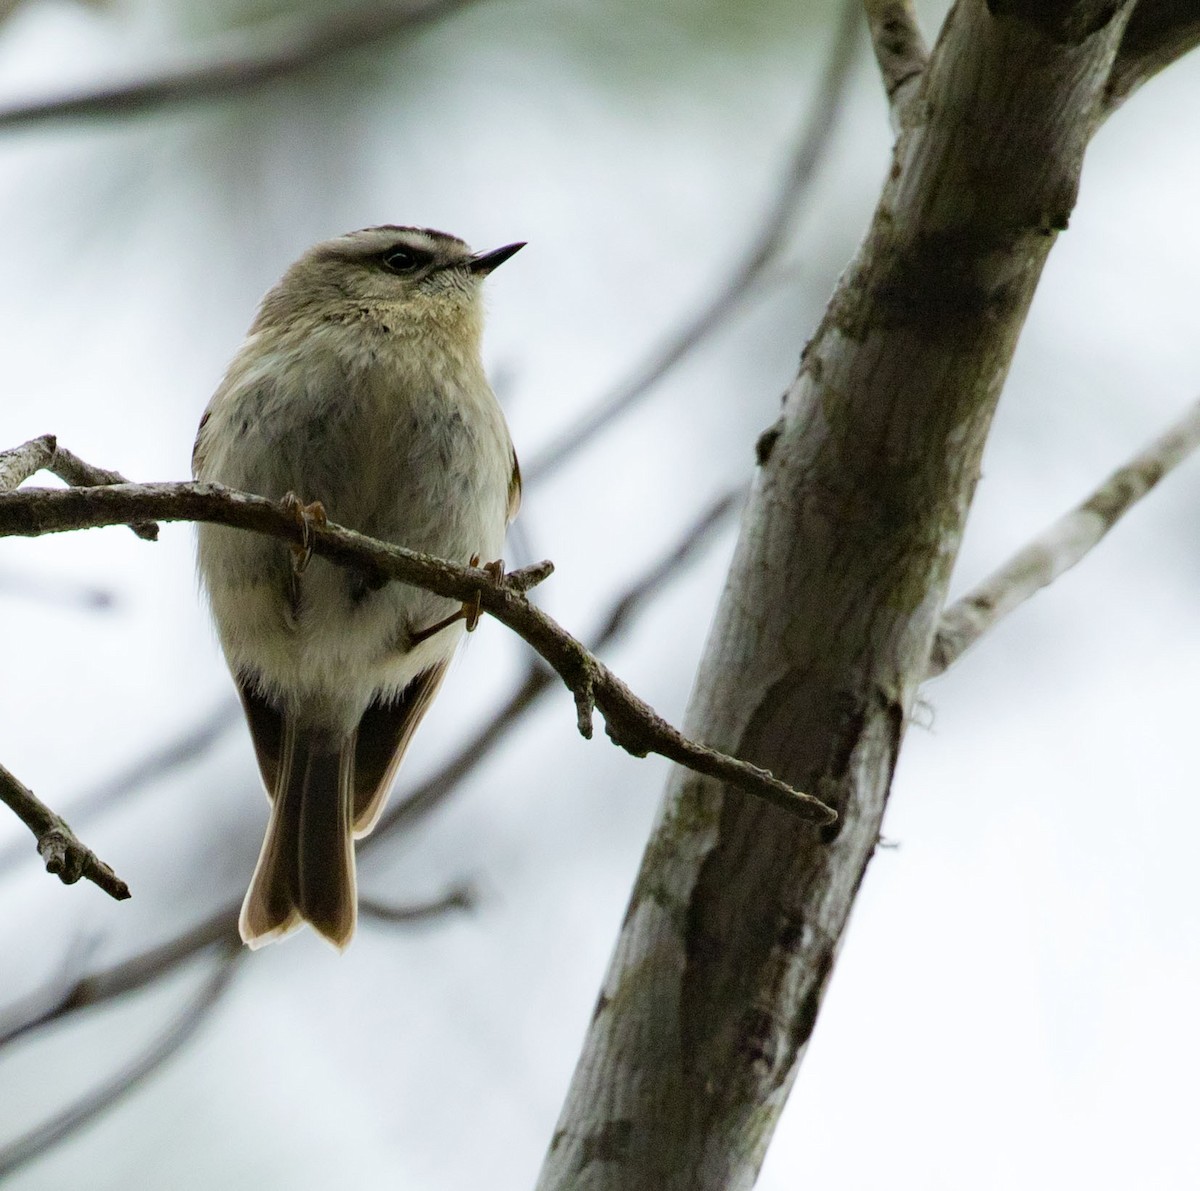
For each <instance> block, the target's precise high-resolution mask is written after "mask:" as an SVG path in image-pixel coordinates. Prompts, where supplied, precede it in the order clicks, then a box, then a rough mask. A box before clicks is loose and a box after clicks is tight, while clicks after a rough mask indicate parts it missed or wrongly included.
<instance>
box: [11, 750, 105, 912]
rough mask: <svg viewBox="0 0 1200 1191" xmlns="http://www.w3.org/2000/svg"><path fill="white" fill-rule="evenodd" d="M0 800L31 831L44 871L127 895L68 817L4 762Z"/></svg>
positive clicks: (67, 881) (67, 880) (66, 881)
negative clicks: (67, 819)
mask: <svg viewBox="0 0 1200 1191" xmlns="http://www.w3.org/2000/svg"><path fill="white" fill-rule="evenodd" d="M0 802H4V803H6V804H7V805H8V806H9V807H10V808H11V809H12V810H13V811H14V812H15V813H16V816H17V818H18V819H20V820H21V822H22V823H24V824H25V826H26V827H28V828H29V830H30V831H32V832H33V836H34V839H36V840H37V850H38V852H39V853H40V854H41V857H42V860H43V861H45V864H46V871H47V872H48V873H54V874H55V875H56V876H57V877H58V878H59V880H60V881H62V883H63V884H64V885H74V884H75V882H76V881H78V880H79V878H80V877H86V878H87V879H88V880H89V881H91V882H92V884H94V885H98V886H99V887H100V888H101V889H103V890H104V892H105V893H107V894H108V895H109V897H112V898H115V899H116V900H117V901H124V900H125V899H126V898H127V897H129V886H128V885H126V884H125V882H124V881H122V880H121V878H120V877H118V876H117V874H116V873H114V872H113V870H112V869H111V868H109V867H108V865H107V864H105V863H104V861H103V860H101V859H100V858H99V857H98V856H97V855H96V853H95V852H93V851H92V850H91V848H89V847H88V846H87V845H86V844H85V843H83V841H82V840H80V839H79V838H78V837H77V836H76V834H75V833H74V832H73V831H72V830H71V828H70V827H69V826H68V825H67V821H66V820H65V819H64V818H62V816H60V815H56V814H55V813H54V812H53V811H52V810H51V809H50V808H49V807H48V806H46V805H45V803H43V802H42V801H41V800H40V799H39V798H38V797H37V796H36V795H35V794H34V792H33V791H32V790H30V789H29V787H28V786H26V785H24V784H23V783H22V782H20V781H18V780H17V778H16V777H15V776H14V775H13V774H11V773H9V771H8V770H7V769H5V768H4V766H3V765H0Z"/></svg>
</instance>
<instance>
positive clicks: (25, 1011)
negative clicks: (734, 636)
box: [0, 493, 741, 1047]
mask: <svg viewBox="0 0 1200 1191" xmlns="http://www.w3.org/2000/svg"><path fill="white" fill-rule="evenodd" d="M740 496H741V494H740V493H728V494H726V495H725V496H722V497H720V498H719V499H718V500H717V501H715V502H714V503H713V504H712V505H710V506H709V507H708V508H707V509H705V510H704V511H703V513H702V514H701V515H700V517H699V518H697V520H696V521H695V522H693V523H692V524H691V525H690V526H689V527H688V528H687V530H685V532H684V533H683V535H682V536H681V538H680V540H679V541H678V542H677V543H676V544H675V545H674V546H673V547H672V548H671V550H670V551H669V552H668V553H667V554H666V555H665V556H664V557H663V558H662V559H660V560H658V561H657V562H656V563H655V564H654V565H653V566H652V567H651V568H650V569H649V570H648V571H647V572H646V574H644V575H642V576H641V577H639V578H638V579H637V580H636V581H635V582H634V583H633V584H631V585H630V587H629V588H628V590H627V591H625V592H624V593H623V594H622V595H621V596H620V597H619V598H618V599H617V600H616V601H615V602H614V603H613V606H612V608H611V610H610V612H609V613H608V615H607V616H605V617H604V620H603V622H602V623H603V626H604V627H603V628H602V629H601V631H600V633H599V634H598V635H597V636H596V637H595V638H594V639H593V641H592V643H591V648H592V650H593V651H594V652H598V651H599V650H601V649H604V648H606V647H607V646H608V645H610V644H611V643H612V642H613V641H614V640H616V639H617V638H618V637H619V636H620V635H621V634H622V633H623V632H624V631H625V630H626V629H627V628H628V627H629V624H630V623H631V621H632V620H633V618H634V617H635V616H636V615H637V613H638V612H640V611H641V610H642V609H643V608H645V607H646V606H647V605H648V604H649V603H650V601H651V600H652V599H653V598H654V596H655V595H657V594H658V592H659V591H661V590H662V588H663V586H664V585H665V584H666V583H667V582H668V581H669V580H670V579H671V578H673V577H674V576H676V575H678V574H679V571H680V568H681V567H683V566H684V565H686V564H687V563H688V562H689V561H690V560H691V559H692V558H694V557H695V556H696V554H698V553H699V551H700V550H701V549H702V548H703V546H704V545H705V544H706V543H707V542H708V540H709V539H710V538H711V535H712V534H713V532H714V531H715V530H716V529H717V527H718V526H719V525H720V524H721V523H722V522H723V521H724V520H725V519H726V518H728V517H729V515H730V514H731V513H732V512H733V511H734V510H735V509H736V508H738V507H739V505H740ZM552 682H553V678H552V675H551V673H550V671H549V670H547V669H546V668H545V667H544V666H540V665H533V666H531V667H530V669H529V671H528V673H527V675H526V677H525V679H524V681H523V682H522V683H521V685H520V686H519V687H518V688H517V690H516V691H515V692H514V693H513V695H512V696H511V697H510V698H509V700H508V701H507V702H506V703H505V705H504V706H503V707H502V708H500V709H499V710H498V711H497V712H496V713H495V714H494V715H493V716H492V718H491V719H490V720H489V721H488V722H487V724H485V725H484V726H483V727H482V728H481V729H480V730H479V731H478V732H476V733H475V735H474V736H473V737H472V738H471V739H470V740H468V741H467V742H466V743H465V744H464V745H463V746H462V747H461V748H460V749H459V750H458V751H457V752H456V753H455V755H454V757H453V758H451V760H450V761H448V762H446V764H444V765H443V766H442V767H441V768H440V769H439V770H438V771H437V773H435V774H433V775H431V776H430V777H429V778H428V779H426V781H424V782H422V783H421V785H420V786H418V787H417V788H416V789H415V790H413V791H412V792H411V793H410V794H409V795H408V796H407V797H406V798H405V799H404V800H403V801H402V802H399V803H396V804H395V805H393V807H392V808H391V810H389V811H388V812H387V813H386V814H385V815H384V817H383V818H382V819H381V820H380V822H379V825H378V826H377V827H376V829H375V831H374V832H373V833H372V834H371V835H370V836H368V837H367V838H366V839H365V840H363V841H362V842H361V843H360V844H359V846H358V847H359V852H360V854H361V853H365V852H366V851H368V850H369V849H371V848H375V847H378V846H379V845H381V844H382V843H383V841H384V840H385V839H387V838H389V837H390V836H393V835H395V834H396V832H397V831H398V830H400V829H401V828H406V827H411V826H413V825H414V824H415V823H416V822H418V821H420V819H422V818H424V817H425V816H426V815H427V814H429V813H430V812H431V811H433V810H434V809H435V808H436V807H437V806H440V805H441V804H442V803H443V802H444V801H445V800H446V799H447V798H448V797H449V796H450V795H451V794H452V793H453V792H454V790H455V789H456V788H457V787H458V786H459V785H460V784H461V782H462V781H463V780H464V779H465V778H466V777H467V776H468V775H469V774H471V773H472V772H474V770H476V769H477V768H478V767H479V766H480V765H482V764H483V762H484V761H485V760H486V759H487V757H488V756H489V755H490V754H491V752H492V750H493V749H494V748H495V747H496V745H497V744H498V743H499V742H500V741H501V740H503V739H504V738H505V736H506V735H507V734H508V732H509V731H510V730H511V729H512V728H513V726H514V725H515V724H516V723H517V722H518V721H519V720H520V719H521V718H523V717H524V716H525V715H526V714H527V713H528V711H529V710H530V709H531V708H532V707H533V706H534V705H535V704H536V703H537V701H538V699H539V697H540V696H541V695H542V694H544V693H545V692H546V691H547V690H548V689H549V688H550V686H551V685H552ZM453 894H454V891H453V890H452V891H451V893H450V894H448V895H447V896H446V897H445V898H444V899H442V900H443V901H444V902H446V903H447V905H448V907H449V905H450V902H451V899H452V897H453ZM363 904H364V902H363V900H362V899H360V901H359V906H360V908H361V907H362V906H363ZM366 904H367V906H368V907H369V908H373V903H372V902H371V901H370V899H367V900H366ZM435 904H436V903H435ZM408 911H409V913H410V915H412V907H408ZM237 913H238V907H237V905H236V903H235V904H231V905H229V906H226V907H224V908H223V909H221V910H220V911H218V912H217V913H215V914H213V915H211V916H210V917H209V918H207V919H206V920H205V921H204V922H201V923H199V924H198V925H197V926H194V927H192V928H191V929H190V930H187V931H185V932H184V933H183V934H181V935H179V936H178V937H177V938H175V939H172V940H170V941H168V942H167V943H163V944H160V945H158V946H156V947H152V948H150V949H148V950H147V951H144V952H142V953H141V954H140V955H136V956H133V957H132V958H130V959H127V960H124V961H122V962H121V963H118V964H115V965H114V966H112V967H110V968H107V969H104V970H102V971H99V972H93V973H92V974H90V975H88V976H85V977H83V978H79V979H76V980H74V981H72V982H70V983H67V984H63V985H60V986H57V987H54V988H51V989H50V990H48V991H40V992H38V993H35V994H34V995H33V996H31V997H28V998H26V999H25V1000H23V1001H21V1002H19V1003H18V1004H16V1005H13V1006H11V1007H10V1008H9V1009H8V1010H7V1011H6V1013H5V1015H4V1017H3V1019H0V1047H2V1046H4V1045H5V1044H6V1043H8V1042H11V1041H13V1040H15V1039H16V1038H19V1037H21V1036H22V1035H24V1034H27V1033H31V1032H33V1031H36V1030H38V1029H41V1028H42V1027H44V1026H48V1025H51V1024H53V1023H54V1022H56V1021H58V1020H60V1019H62V1018H64V1017H67V1016H69V1015H70V1014H72V1013H74V1012H75V1011H76V1010H79V1009H85V1008H87V1007H89V1006H92V1005H98V1004H101V1003H103V1002H105V1001H109V1000H112V999H115V998H118V997H121V996H124V995H125V994H126V993H129V992H134V991H136V990H137V989H140V988H143V987H145V986H146V985H147V984H150V983H151V982H153V981H154V980H157V979H160V978H161V977H163V976H166V975H167V974H169V973H170V972H172V971H174V970H175V969H176V968H177V967H178V966H179V965H181V964H182V963H184V962H186V961H187V960H188V959H190V958H191V957H192V956H193V955H195V954H196V953H197V952H198V951H201V950H203V949H204V948H205V947H208V946H211V945H212V944H214V943H218V942H221V941H225V942H226V943H228V944H230V945H236V944H237V942H238V938H239V936H238V933H237ZM369 913H370V909H369V910H368V914H369ZM418 913H419V908H418ZM393 920H396V919H393Z"/></svg>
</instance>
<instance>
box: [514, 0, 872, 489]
mask: <svg viewBox="0 0 1200 1191" xmlns="http://www.w3.org/2000/svg"><path fill="white" fill-rule="evenodd" d="M858 3H859V0H846V3H845V7H844V8H843V10H842V20H841V24H840V26H839V27H838V30H837V33H836V34H835V35H834V41H833V45H832V47H831V49H830V55H829V60H828V62H827V64H826V67H825V76H824V78H823V80H822V82H821V84H820V87H819V88H818V90H817V98H816V101H815V103H814V106H813V108H812V110H811V111H810V112H809V113H808V114H807V116H806V117H805V121H804V127H803V128H802V129H801V131H800V134H799V136H798V137H797V139H796V143H795V147H794V148H793V150H792V154H791V158H790V160H789V162H788V166H787V169H786V171H785V173H784V177H783V183H782V185H781V186H780V188H779V192H778V194H777V195H776V196H775V201H774V203H773V204H772V206H771V208H770V210H769V211H768V212H767V215H766V217H765V218H764V219H763V221H762V223H761V225H760V226H759V227H758V230H757V232H756V233H755V237H754V240H753V241H752V243H751V244H750V245H749V246H748V248H747V249H746V253H745V256H744V257H743V258H742V261H741V263H740V264H739V265H737V266H735V267H734V269H733V270H732V271H731V272H730V273H729V275H728V277H727V278H726V279H725V282H724V284H723V285H721V286H719V287H718V288H717V291H716V293H715V294H714V295H713V296H712V297H711V298H710V299H709V300H708V301H707V302H706V303H705V304H704V306H702V307H701V309H700V310H698V311H697V312H696V313H695V314H694V315H692V317H691V318H690V319H688V320H687V321H686V322H685V323H684V324H683V325H682V326H681V327H679V328H678V329H677V330H676V331H675V332H674V334H672V335H671V336H670V337H669V338H668V339H667V340H666V342H665V343H663V344H661V345H660V346H659V347H658V348H656V349H655V350H654V352H653V353H652V354H651V355H650V357H649V358H648V359H646V360H644V361H643V362H642V363H641V364H640V365H639V366H638V367H637V368H635V369H634V370H633V371H632V372H631V373H630V375H629V376H628V377H627V378H626V379H625V380H623V381H621V382H620V383H619V384H618V385H616V387H615V388H614V389H613V390H612V391H611V392H610V393H609V394H608V395H607V396H606V397H603V398H601V399H600V401H598V402H597V403H596V404H595V405H594V406H593V407H592V408H591V409H590V410H589V411H588V412H587V413H585V414H584V415H583V417H581V418H580V419H579V421H577V422H576V423H575V425H573V426H571V427H569V428H568V429H567V430H566V431H564V432H563V433H562V434H561V435H560V436H559V437H558V438H557V439H556V440H555V441H554V442H552V443H551V444H550V445H549V446H548V447H545V448H544V449H543V450H542V451H541V452H540V453H539V454H537V455H535V456H533V458H532V459H530V460H529V462H528V463H523V464H522V467H521V470H522V472H523V473H524V476H525V480H526V483H530V484H532V483H535V482H536V481H538V480H541V479H544V478H545V477H546V476H549V475H550V474H552V473H553V472H555V471H557V470H558V469H559V468H560V467H562V466H563V464H565V463H566V462H567V461H568V460H569V459H571V458H572V457H573V456H574V455H575V454H576V453H577V452H578V451H579V450H580V449H581V448H582V447H583V446H584V445H585V444H587V443H588V442H590V441H591V440H592V439H593V438H594V437H595V436H596V435H597V434H599V433H600V432H601V431H602V430H604V429H605V428H606V427H607V426H609V425H610V424H611V423H612V422H614V421H616V419H617V418H618V417H620V416H621V414H623V413H625V411H626V410H628V409H629V408H630V407H631V406H633V405H634V404H635V403H636V402H637V401H638V400H639V399H640V398H642V397H643V396H645V394H646V393H648V392H649V391H650V389H651V388H653V386H654V385H656V384H657V383H658V382H659V381H660V380H662V378H663V377H664V376H665V375H666V374H667V373H668V372H670V370H671V369H672V368H674V367H675V365H676V364H678V363H679V362H680V361H681V360H683V359H684V358H685V357H686V356H687V355H688V353H690V352H691V351H692V349H693V348H695V347H696V346H697V345H698V344H699V343H701V342H702V341H703V340H704V339H705V338H707V337H708V336H709V335H710V334H712V332H713V331H715V330H716V329H717V328H718V327H719V326H720V325H721V324H722V323H723V322H724V321H725V320H726V319H727V318H728V317H729V315H730V314H731V313H733V311H734V310H735V309H737V307H738V305H739V304H740V303H741V301H742V300H743V299H744V298H745V297H746V296H747V295H748V294H749V293H750V292H751V291H752V290H753V289H754V287H755V285H756V284H757V282H758V280H759V277H760V275H761V274H762V273H763V272H764V270H765V269H766V268H767V267H768V266H769V265H770V264H771V263H772V262H773V261H774V260H775V259H776V258H777V257H778V256H779V254H780V252H781V251H782V250H783V247H784V244H785V241H786V237H787V231H788V228H789V226H790V225H791V222H792V219H793V217H794V216H795V213H796V208H797V206H798V205H799V202H800V200H801V198H802V197H803V196H804V194H805V192H806V190H807V189H808V185H809V183H810V182H811V181H812V179H813V177H814V176H815V174H816V171H817V166H818V165H820V163H821V160H822V159H823V158H824V156H825V150H826V149H827V147H828V145H829V141H830V134H831V133H832V132H833V129H834V126H835V124H836V122H837V117H838V114H839V113H840V111H841V108H842V103H843V101H844V99H845V96H846V93H847V90H848V87H849V82H850V76H851V67H852V66H853V65H854V57H855V50H856V48H857V46H858V36H859V19H860V18H859V12H858Z"/></svg>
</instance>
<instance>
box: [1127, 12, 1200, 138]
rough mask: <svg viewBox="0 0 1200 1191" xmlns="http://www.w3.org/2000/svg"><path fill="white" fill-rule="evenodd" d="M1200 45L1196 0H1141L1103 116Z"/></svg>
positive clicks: (1132, 17)
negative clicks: (1165, 68)
mask: <svg viewBox="0 0 1200 1191" xmlns="http://www.w3.org/2000/svg"><path fill="white" fill-rule="evenodd" d="M1197 44H1200V9H1198V8H1197V6H1196V0H1139V3H1138V5H1137V7H1136V8H1135V9H1134V10H1133V15H1132V16H1131V17H1130V18H1129V24H1128V25H1126V26H1125V35H1124V37H1123V38H1122V39H1121V48H1120V49H1119V50H1118V51H1117V57H1116V59H1115V60H1114V62H1113V67H1112V71H1111V73H1110V74H1109V77H1108V86H1107V88H1105V93H1104V115H1105V116H1108V115H1110V114H1111V113H1112V112H1114V111H1116V109H1117V108H1119V107H1120V106H1121V104H1123V103H1124V102H1125V100H1127V99H1128V98H1129V97H1130V95H1132V94H1133V93H1134V91H1136V90H1137V89H1138V88H1139V87H1140V86H1141V85H1142V84H1143V83H1144V82H1146V81H1147V80H1149V79H1151V78H1153V77H1154V76H1155V75H1156V74H1158V72H1159V71H1160V70H1162V69H1164V67H1167V66H1170V65H1171V63H1172V62H1174V61H1176V60H1177V59H1179V58H1182V57H1183V56H1184V54H1186V53H1188V52H1189V51H1191V50H1193V49H1194V48H1195V47H1196V46H1197Z"/></svg>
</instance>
